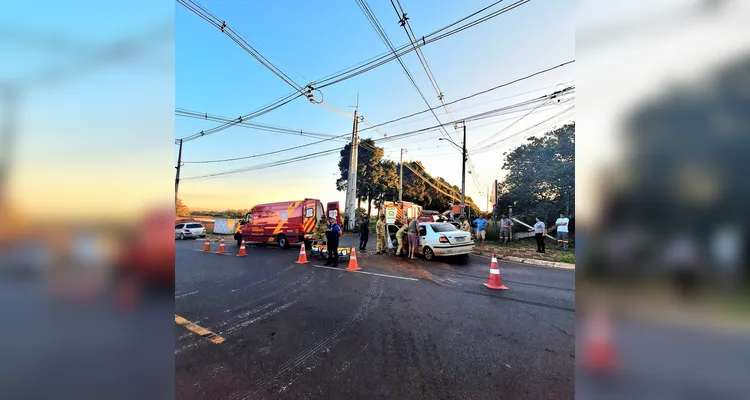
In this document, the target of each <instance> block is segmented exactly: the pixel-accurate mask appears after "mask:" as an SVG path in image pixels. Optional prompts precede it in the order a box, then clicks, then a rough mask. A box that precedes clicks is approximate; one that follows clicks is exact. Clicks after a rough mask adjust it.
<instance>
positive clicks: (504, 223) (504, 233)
mask: <svg viewBox="0 0 750 400" xmlns="http://www.w3.org/2000/svg"><path fill="white" fill-rule="evenodd" d="M512 227H513V221H511V220H510V218H508V216H507V215H505V214H503V216H502V218H500V240H502V242H503V244H508V240H509V239H510V229H511V228H512Z"/></svg>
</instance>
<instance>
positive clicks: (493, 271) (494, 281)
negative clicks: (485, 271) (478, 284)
mask: <svg viewBox="0 0 750 400" xmlns="http://www.w3.org/2000/svg"><path fill="white" fill-rule="evenodd" d="M484 286H487V287H488V288H490V289H502V290H508V287H506V286H505V285H503V278H501V277H500V267H499V266H498V265H497V258H495V254H492V262H491V263H490V277H489V279H488V280H487V283H485V284H484Z"/></svg>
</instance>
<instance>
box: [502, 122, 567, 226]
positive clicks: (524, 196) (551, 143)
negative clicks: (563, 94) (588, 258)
mask: <svg viewBox="0 0 750 400" xmlns="http://www.w3.org/2000/svg"><path fill="white" fill-rule="evenodd" d="M503 169H505V170H507V171H508V172H509V173H508V176H507V177H506V178H505V180H504V181H503V182H502V184H500V185H499V186H500V195H501V196H500V197H501V198H503V199H508V198H510V199H512V201H513V204H512V205H513V206H514V210H517V215H523V216H526V217H534V216H539V217H542V218H545V219H546V220H547V221H548V222H549V221H554V220H555V218H556V215H557V214H559V213H560V212H564V213H566V214H570V211H571V210H574V209H575V123H571V124H566V125H563V126H562V127H560V128H557V129H554V130H552V131H550V132H547V133H546V134H545V135H544V136H542V137H532V138H529V139H528V143H526V144H524V145H522V146H519V147H517V148H515V149H514V150H513V151H511V152H510V153H507V154H506V157H505V163H504V164H503ZM506 201H507V200H506Z"/></svg>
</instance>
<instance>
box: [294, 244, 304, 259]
mask: <svg viewBox="0 0 750 400" xmlns="http://www.w3.org/2000/svg"><path fill="white" fill-rule="evenodd" d="M295 264H307V252H306V251H305V244H304V243H302V246H300V248H299V258H297V261H296V262H295Z"/></svg>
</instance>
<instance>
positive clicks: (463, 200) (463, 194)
mask: <svg viewBox="0 0 750 400" xmlns="http://www.w3.org/2000/svg"><path fill="white" fill-rule="evenodd" d="M463 125H464V142H463V149H462V151H461V157H462V159H461V207H466V121H463Z"/></svg>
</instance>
